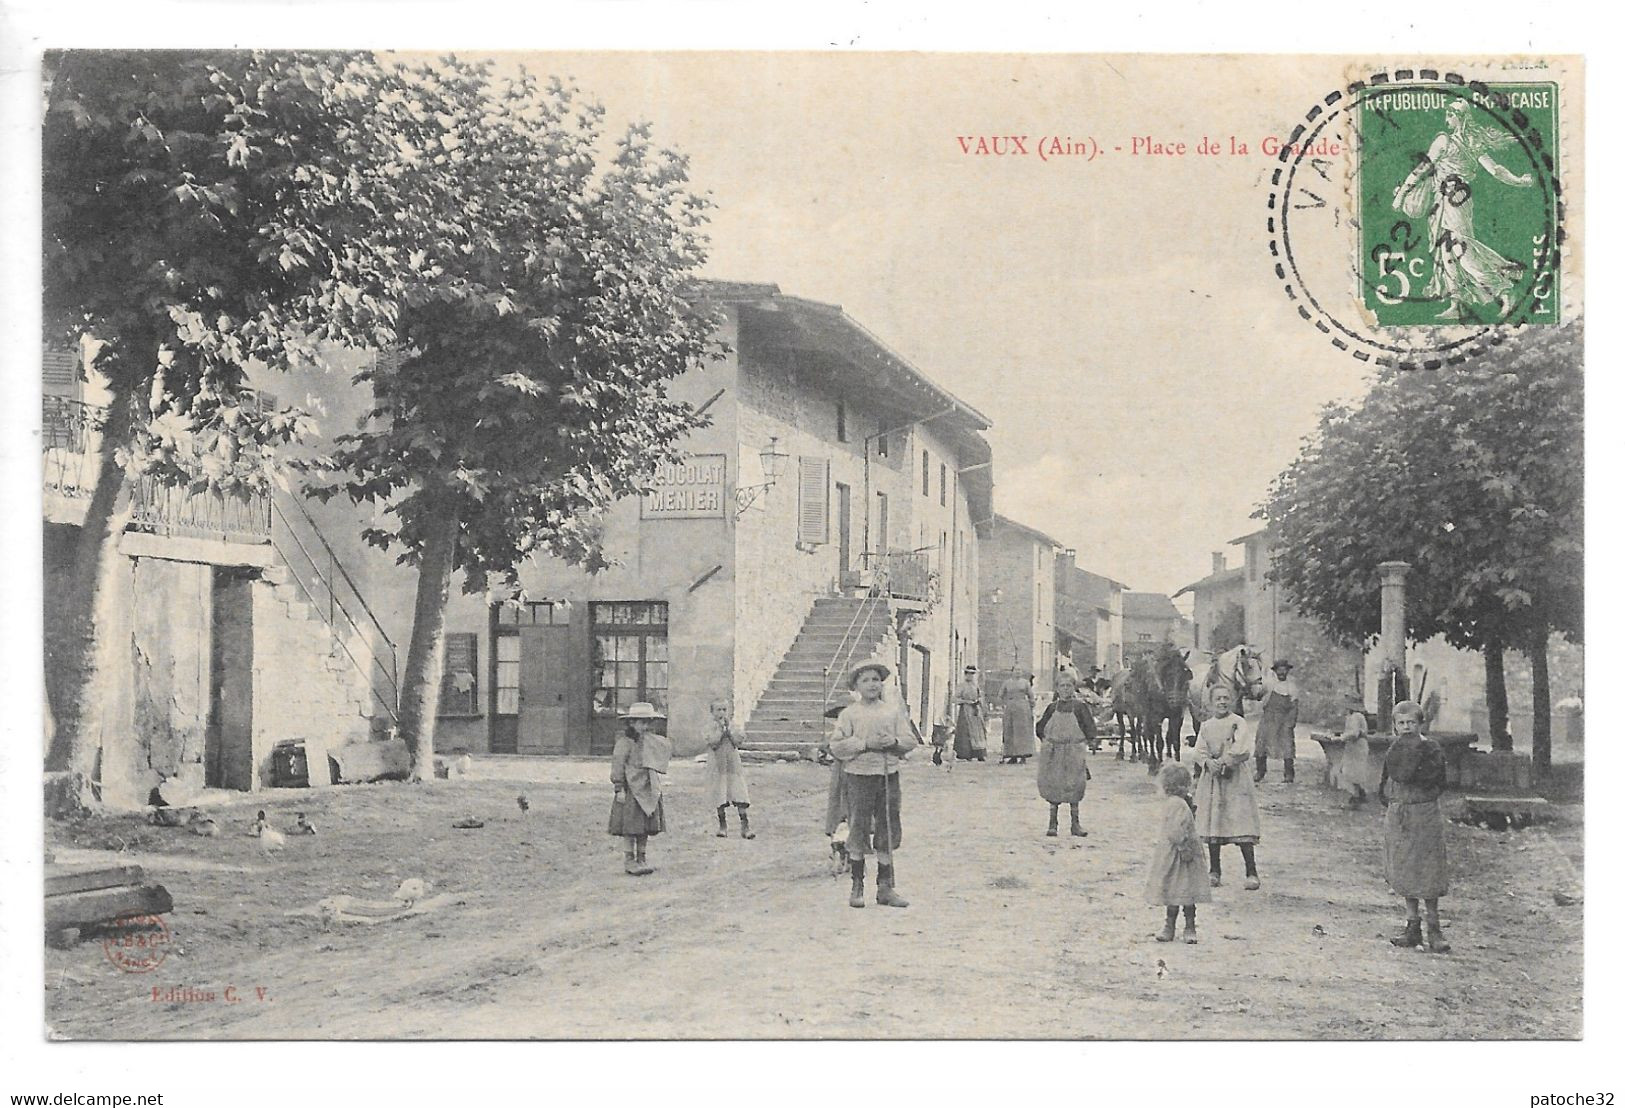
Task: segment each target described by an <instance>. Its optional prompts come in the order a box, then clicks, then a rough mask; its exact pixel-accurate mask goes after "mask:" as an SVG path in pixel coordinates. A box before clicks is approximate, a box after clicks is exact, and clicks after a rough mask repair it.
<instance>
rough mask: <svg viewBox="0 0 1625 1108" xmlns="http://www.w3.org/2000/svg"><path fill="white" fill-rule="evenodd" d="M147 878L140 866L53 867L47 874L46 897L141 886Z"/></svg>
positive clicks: (48, 869)
mask: <svg viewBox="0 0 1625 1108" xmlns="http://www.w3.org/2000/svg"><path fill="white" fill-rule="evenodd" d="M145 877H146V874H145V873H144V872H143V871H142V869H141V867H140V866H96V867H95V868H93V869H68V868H66V867H63V866H51V867H49V868H47V870H46V872H45V895H46V896H61V895H62V894H63V893H82V892H90V891H92V890H94V889H117V888H120V887H122V886H124V885H139V884H141V882H142V880H143V879H144V878H145Z"/></svg>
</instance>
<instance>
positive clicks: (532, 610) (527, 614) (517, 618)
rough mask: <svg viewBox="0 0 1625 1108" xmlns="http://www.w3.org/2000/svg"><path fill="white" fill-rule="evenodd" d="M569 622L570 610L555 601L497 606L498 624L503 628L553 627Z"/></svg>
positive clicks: (528, 601)
mask: <svg viewBox="0 0 1625 1108" xmlns="http://www.w3.org/2000/svg"><path fill="white" fill-rule="evenodd" d="M569 622H570V613H569V609H567V608H566V607H564V605H562V604H560V603H558V602H557V601H554V600H527V601H525V602H524V603H520V602H518V601H511V600H510V601H504V602H502V603H499V604H498V605H497V623H498V625H500V626H502V627H551V626H561V625H564V624H568V623H569Z"/></svg>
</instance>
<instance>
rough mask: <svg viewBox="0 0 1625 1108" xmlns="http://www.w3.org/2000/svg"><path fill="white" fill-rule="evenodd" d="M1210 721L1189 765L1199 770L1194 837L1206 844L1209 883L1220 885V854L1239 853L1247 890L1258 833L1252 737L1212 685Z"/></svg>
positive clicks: (1255, 883) (1225, 693) (1226, 693)
mask: <svg viewBox="0 0 1625 1108" xmlns="http://www.w3.org/2000/svg"><path fill="white" fill-rule="evenodd" d="M1208 701H1209V703H1210V704H1211V705H1212V707H1213V715H1212V717H1211V718H1209V719H1208V720H1207V721H1206V722H1204V723H1203V724H1202V729H1201V730H1200V731H1198V732H1197V734H1196V750H1195V752H1194V754H1193V760H1194V761H1195V763H1196V765H1197V766H1198V767H1200V768H1201V770H1202V780H1201V782H1200V783H1199V784H1198V785H1197V786H1196V833H1197V834H1198V835H1200V836H1201V837H1202V841H1203V842H1205V843H1207V859H1208V883H1209V884H1210V885H1213V886H1215V887H1216V886H1218V885H1219V883H1220V882H1219V870H1220V867H1219V848H1220V847H1222V846H1223V845H1224V844H1225V843H1235V844H1236V845H1237V846H1239V847H1241V860H1242V862H1243V863H1244V864H1245V865H1246V867H1247V883H1246V887H1247V888H1248V889H1256V888H1258V887H1259V880H1258V863H1257V861H1256V859H1254V857H1253V847H1254V846H1256V845H1257V844H1258V840H1259V838H1260V837H1261V831H1260V829H1259V825H1258V801H1257V799H1256V798H1255V797H1254V795H1253V775H1252V774H1251V773H1250V772H1249V770H1251V768H1252V765H1251V763H1252V760H1253V732H1252V728H1251V727H1249V726H1248V725H1247V721H1246V720H1244V719H1242V718H1241V717H1240V716H1236V715H1231V714H1230V688H1229V686H1227V685H1215V686H1213V691H1212V692H1210V693H1209V694H1208Z"/></svg>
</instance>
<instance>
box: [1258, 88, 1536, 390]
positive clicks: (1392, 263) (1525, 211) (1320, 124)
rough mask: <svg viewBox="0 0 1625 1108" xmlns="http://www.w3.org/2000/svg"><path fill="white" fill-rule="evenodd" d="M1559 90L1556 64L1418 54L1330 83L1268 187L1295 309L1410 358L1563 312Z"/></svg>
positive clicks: (1375, 350) (1410, 364) (1488, 338)
mask: <svg viewBox="0 0 1625 1108" xmlns="http://www.w3.org/2000/svg"><path fill="white" fill-rule="evenodd" d="M1519 75H1520V76H1522V74H1519ZM1488 76H1490V75H1489V74H1486V75H1485V77H1488ZM1559 102H1560V82H1559V81H1558V80H1555V79H1554V80H1516V81H1494V80H1487V79H1481V78H1480V77H1475V76H1464V75H1462V74H1458V73H1455V72H1450V71H1445V70H1435V69H1428V68H1420V67H1419V68H1414V69H1410V68H1396V69H1394V70H1392V71H1383V72H1376V73H1367V74H1365V75H1363V76H1361V77H1358V78H1356V79H1354V80H1351V81H1350V82H1349V83H1348V84H1347V85H1345V86H1344V87H1341V88H1337V89H1332V90H1330V91H1329V92H1328V93H1327V94H1326V95H1324V96H1323V97H1322V98H1321V99H1320V100H1319V101H1317V102H1316V103H1315V104H1314V105H1312V106H1311V107H1310V108H1309V110H1308V111H1307V113H1306V114H1305V116H1304V118H1303V121H1302V122H1301V123H1300V124H1299V125H1298V126H1297V127H1296V128H1295V129H1294V130H1293V132H1292V134H1291V137H1290V139H1289V140H1287V141H1286V142H1284V143H1282V144H1281V147H1280V149H1279V153H1278V155H1277V157H1278V160H1279V162H1280V165H1279V167H1278V168H1277V169H1276V170H1275V171H1274V172H1273V174H1272V176H1271V189H1270V190H1269V194H1268V208H1269V210H1268V214H1267V226H1268V229H1269V231H1270V243H1269V245H1270V253H1271V256H1272V260H1273V261H1274V265H1275V273H1276V276H1277V277H1278V278H1279V279H1280V281H1281V283H1282V286H1283V288H1284V290H1285V292H1286V294H1287V296H1288V297H1289V298H1290V299H1292V300H1293V301H1294V302H1295V304H1296V306H1297V310H1298V314H1299V315H1300V316H1301V317H1302V318H1303V319H1304V320H1306V321H1307V322H1309V323H1311V324H1312V325H1313V326H1315V327H1316V328H1317V329H1318V330H1320V331H1321V332H1322V333H1323V334H1325V335H1326V336H1327V338H1328V339H1329V340H1330V341H1331V343H1332V345H1333V346H1335V347H1336V348H1338V349H1340V350H1343V351H1345V352H1347V353H1349V354H1351V355H1353V356H1354V357H1355V358H1357V359H1360V360H1362V361H1372V362H1375V363H1377V364H1381V365H1397V366H1400V367H1403V368H1413V369H1434V368H1438V367H1440V366H1443V365H1455V364H1462V363H1464V362H1466V361H1469V360H1471V359H1472V358H1474V357H1476V356H1478V355H1479V354H1482V353H1483V352H1484V351H1485V350H1487V349H1489V348H1491V347H1493V346H1496V345H1498V344H1500V343H1501V342H1504V341H1505V340H1506V338H1507V337H1508V336H1510V335H1511V334H1512V333H1513V332H1514V331H1515V330H1517V329H1518V328H1520V327H1523V326H1526V325H1530V324H1554V323H1559V322H1561V320H1562V307H1561V305H1562V284H1563V257H1564V255H1563V250H1562V245H1563V234H1564V232H1563V214H1564V205H1563V195H1562V185H1561V182H1560V177H1559V169H1560V166H1559V157H1558V152H1559V148H1560V141H1561V134H1560V131H1559V120H1560V110H1559Z"/></svg>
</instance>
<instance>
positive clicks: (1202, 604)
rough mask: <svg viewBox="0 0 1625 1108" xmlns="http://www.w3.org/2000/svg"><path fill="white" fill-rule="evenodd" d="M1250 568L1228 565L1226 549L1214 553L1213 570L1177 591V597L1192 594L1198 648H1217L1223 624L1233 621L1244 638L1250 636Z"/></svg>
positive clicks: (1193, 629) (1193, 630) (1193, 640)
mask: <svg viewBox="0 0 1625 1108" xmlns="http://www.w3.org/2000/svg"><path fill="white" fill-rule="evenodd" d="M1246 573H1247V570H1246V567H1245V566H1226V565H1225V556H1224V552H1223V551H1220V550H1215V551H1214V552H1213V572H1211V573H1209V574H1208V575H1207V576H1206V577H1204V578H1202V579H1201V580H1200V581H1193V582H1191V583H1190V584H1189V585H1186V586H1185V587H1184V588H1182V589H1180V590H1179V591H1178V592H1176V593H1174V598H1175V599H1176V600H1177V599H1178V598H1179V597H1181V596H1184V595H1185V594H1186V593H1190V594H1191V598H1192V611H1191V643H1192V645H1193V646H1194V647H1195V648H1196V649H1197V650H1212V649H1214V642H1215V635H1216V634H1217V633H1219V632H1220V629H1221V625H1223V624H1225V623H1226V622H1229V623H1233V624H1234V625H1235V628H1234V629H1235V630H1236V631H1237V633H1239V634H1241V635H1242V637H1243V639H1245V635H1246V630H1245V629H1246V580H1245V578H1246Z"/></svg>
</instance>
